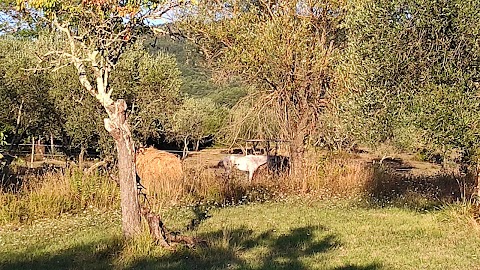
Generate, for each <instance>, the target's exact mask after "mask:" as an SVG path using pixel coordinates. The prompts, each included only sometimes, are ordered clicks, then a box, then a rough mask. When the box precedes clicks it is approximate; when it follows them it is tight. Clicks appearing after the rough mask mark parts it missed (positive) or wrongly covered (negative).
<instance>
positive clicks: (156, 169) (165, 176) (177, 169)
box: [136, 147, 183, 197]
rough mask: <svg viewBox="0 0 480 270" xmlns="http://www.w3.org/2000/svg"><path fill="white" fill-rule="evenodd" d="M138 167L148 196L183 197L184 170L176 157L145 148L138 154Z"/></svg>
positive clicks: (141, 181) (138, 172)
mask: <svg viewBox="0 0 480 270" xmlns="http://www.w3.org/2000/svg"><path fill="white" fill-rule="evenodd" d="M136 166H137V174H138V176H139V177H140V183H141V184H142V185H143V186H144V187H145V188H146V191H147V194H168V195H172V196H175V197H177V196H180V195H181V194H180V193H181V192H182V190H183V169H182V162H181V161H180V159H179V158H178V157H177V156H176V155H174V154H171V153H168V152H165V151H161V150H157V149H155V148H152V147H150V148H143V149H140V150H139V151H138V152H137V157H136Z"/></svg>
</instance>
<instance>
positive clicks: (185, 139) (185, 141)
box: [182, 136, 188, 159]
mask: <svg viewBox="0 0 480 270" xmlns="http://www.w3.org/2000/svg"><path fill="white" fill-rule="evenodd" d="M187 155H188V136H186V137H185V138H184V139H183V152H182V159H184V158H186V157H187Z"/></svg>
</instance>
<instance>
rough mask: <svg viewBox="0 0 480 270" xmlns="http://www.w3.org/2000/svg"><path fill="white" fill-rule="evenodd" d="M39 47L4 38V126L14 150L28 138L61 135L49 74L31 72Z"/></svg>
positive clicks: (0, 113)
mask: <svg viewBox="0 0 480 270" xmlns="http://www.w3.org/2000/svg"><path fill="white" fill-rule="evenodd" d="M34 52H35V47H34V46H32V42H31V41H30V40H27V39H16V38H11V37H8V36H4V37H2V38H0V59H1V61H0V107H1V108H0V124H1V125H3V127H2V129H3V130H4V131H5V132H6V133H8V134H11V136H10V140H9V142H10V143H11V146H10V149H11V148H12V147H15V146H16V145H17V144H18V143H20V142H21V141H22V140H23V139H24V138H26V137H28V136H32V135H33V136H40V135H46V134H49V133H51V132H57V131H58V130H59V129H60V125H58V117H59V115H58V114H57V113H56V111H55V109H54V104H53V103H52V101H51V100H50V99H49V96H48V90H49V87H50V84H49V81H48V73H47V72H43V71H38V72H31V71H29V69H31V68H32V66H34V65H35V62H36V59H35V58H34Z"/></svg>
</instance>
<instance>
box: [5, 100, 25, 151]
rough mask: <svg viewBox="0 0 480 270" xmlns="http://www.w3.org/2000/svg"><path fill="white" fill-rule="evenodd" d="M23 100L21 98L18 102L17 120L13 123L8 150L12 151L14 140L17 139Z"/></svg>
mask: <svg viewBox="0 0 480 270" xmlns="http://www.w3.org/2000/svg"><path fill="white" fill-rule="evenodd" d="M23 102H24V101H23V99H22V103H20V108H19V109H18V115H17V122H16V124H15V131H14V132H13V139H12V143H11V144H10V147H9V148H8V152H10V151H12V149H13V147H14V145H15V144H16V142H17V140H18V129H19V128H20V122H21V120H22V108H23Z"/></svg>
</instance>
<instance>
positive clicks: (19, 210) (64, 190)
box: [0, 169, 119, 224]
mask: <svg viewBox="0 0 480 270" xmlns="http://www.w3.org/2000/svg"><path fill="white" fill-rule="evenodd" d="M118 202H119V188H118V186H117V183H116V182H114V181H112V180H111V179H109V178H108V177H106V176H102V175H91V176H88V177H86V176H84V175H83V173H82V172H80V171H78V170H76V169H66V170H64V171H53V172H47V173H45V174H43V175H36V174H32V175H25V176H24V177H23V181H22V183H21V184H20V185H19V186H18V188H17V189H15V191H0V205H2V207H1V208H0V224H3V223H7V222H29V221H31V220H35V219H38V218H43V217H55V216H58V215H59V214H62V213H66V212H78V211H82V210H83V209H86V208H88V207H95V208H98V209H109V208H113V207H117V206H118V205H119V204H118Z"/></svg>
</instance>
